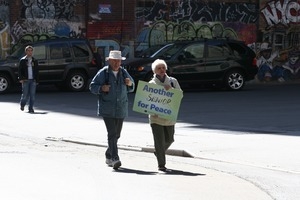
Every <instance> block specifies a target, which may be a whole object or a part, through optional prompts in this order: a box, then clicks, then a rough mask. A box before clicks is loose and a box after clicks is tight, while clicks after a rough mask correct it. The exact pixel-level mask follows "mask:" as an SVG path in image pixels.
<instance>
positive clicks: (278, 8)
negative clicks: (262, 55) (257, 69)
mask: <svg viewBox="0 0 300 200" xmlns="http://www.w3.org/2000/svg"><path fill="white" fill-rule="evenodd" d="M260 2H261V3H260V23H259V31H260V34H261V37H262V42H266V43H268V44H269V49H270V51H271V55H272V54H273V53H277V54H278V57H276V58H273V61H272V62H271V64H270V65H271V67H272V71H271V72H273V71H274V70H273V69H276V70H277V73H278V70H279V71H280V72H281V76H282V77H283V78H284V80H295V79H300V1H299V0H271V1H266V0H262V1H260ZM260 51H262V52H264V49H262V48H260Z"/></svg>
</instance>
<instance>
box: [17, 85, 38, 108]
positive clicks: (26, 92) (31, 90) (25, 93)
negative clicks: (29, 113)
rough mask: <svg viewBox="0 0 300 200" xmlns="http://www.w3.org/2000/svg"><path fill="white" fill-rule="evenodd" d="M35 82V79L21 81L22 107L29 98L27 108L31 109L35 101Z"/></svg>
mask: <svg viewBox="0 0 300 200" xmlns="http://www.w3.org/2000/svg"><path fill="white" fill-rule="evenodd" d="M35 91H36V82H35V80H26V81H24V82H23V83H22V95H21V101H20V104H21V106H22V107H24V106H25V105H26V103H27V101H28V99H29V110H32V109H33V105H34V101H35Z"/></svg>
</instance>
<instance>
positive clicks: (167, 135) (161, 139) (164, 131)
mask: <svg viewBox="0 0 300 200" xmlns="http://www.w3.org/2000/svg"><path fill="white" fill-rule="evenodd" d="M151 128H152V134H153V139H154V147H155V155H156V158H157V162H158V166H159V167H161V166H165V164H166V151H167V149H168V148H169V147H170V146H171V144H172V143H173V142H174V125H173V126H161V125H158V124H151Z"/></svg>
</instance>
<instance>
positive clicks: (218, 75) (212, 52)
mask: <svg viewBox="0 0 300 200" xmlns="http://www.w3.org/2000/svg"><path fill="white" fill-rule="evenodd" d="M231 60H232V55H231V53H230V49H229V48H228V46H227V45H226V44H225V43H224V42H223V41H218V40H211V41H207V46H206V53H205V79H206V80H221V79H222V78H223V75H224V73H225V71H226V70H227V69H228V68H229V67H230V63H231Z"/></svg>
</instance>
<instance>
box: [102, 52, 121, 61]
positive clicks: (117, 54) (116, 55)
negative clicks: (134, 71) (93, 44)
mask: <svg viewBox="0 0 300 200" xmlns="http://www.w3.org/2000/svg"><path fill="white" fill-rule="evenodd" d="M109 59H116V60H125V59H126V58H125V57H122V54H121V51H116V50H113V51H110V52H109V56H108V57H106V59H105V60H109Z"/></svg>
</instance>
